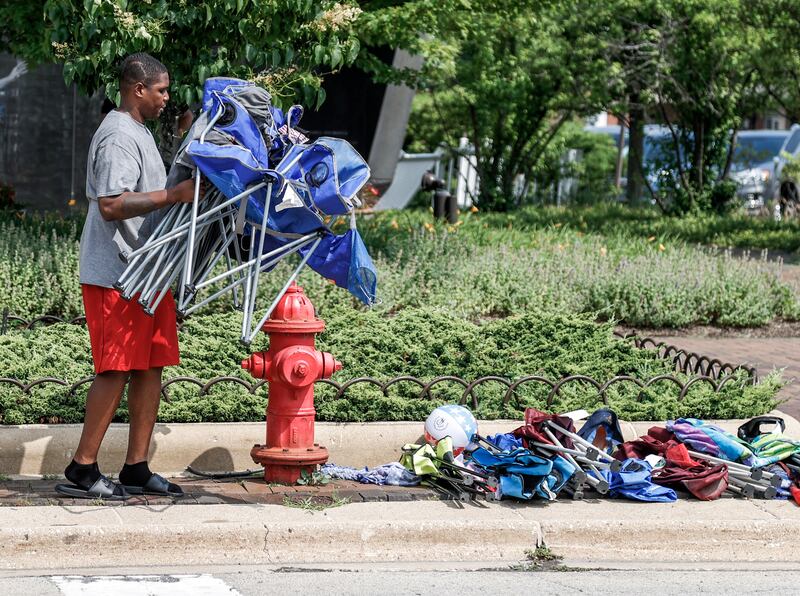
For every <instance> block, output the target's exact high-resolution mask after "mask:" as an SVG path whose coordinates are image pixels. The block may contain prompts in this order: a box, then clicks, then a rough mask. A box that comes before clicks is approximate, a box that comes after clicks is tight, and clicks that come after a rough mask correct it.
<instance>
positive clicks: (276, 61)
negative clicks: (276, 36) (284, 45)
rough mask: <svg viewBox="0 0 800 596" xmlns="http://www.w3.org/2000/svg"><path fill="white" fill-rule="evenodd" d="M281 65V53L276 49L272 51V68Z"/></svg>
mask: <svg viewBox="0 0 800 596" xmlns="http://www.w3.org/2000/svg"><path fill="white" fill-rule="evenodd" d="M280 65H281V52H280V50H279V49H278V48H275V49H274V50H272V66H280Z"/></svg>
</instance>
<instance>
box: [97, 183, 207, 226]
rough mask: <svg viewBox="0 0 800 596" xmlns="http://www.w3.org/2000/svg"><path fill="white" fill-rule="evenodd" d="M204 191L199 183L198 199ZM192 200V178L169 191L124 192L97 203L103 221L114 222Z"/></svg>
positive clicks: (104, 198) (100, 199)
mask: <svg viewBox="0 0 800 596" xmlns="http://www.w3.org/2000/svg"><path fill="white" fill-rule="evenodd" d="M204 191H205V184H204V183H203V182H201V184H200V198H202V197H203V195H204ZM193 200H194V178H190V179H189V180H184V181H183V182H181V183H180V184H177V185H175V186H174V187H172V188H169V189H165V190H154V191H152V192H124V193H122V194H121V195H117V196H114V197H100V198H99V199H98V201H97V202H98V206H99V207H100V215H102V216H103V219H105V220H106V221H115V220H119V219H130V218H131V217H137V216H139V215H144V214H146V213H150V212H151V211H155V210H156V209H161V208H162V207H168V206H169V205H173V204H175V203H191V202H192V201H193Z"/></svg>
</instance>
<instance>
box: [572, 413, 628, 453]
mask: <svg viewBox="0 0 800 596" xmlns="http://www.w3.org/2000/svg"><path fill="white" fill-rule="evenodd" d="M578 435H580V437H581V438H582V439H584V440H586V441H589V442H590V443H592V444H593V445H594V446H595V447H597V448H598V449H603V450H604V451H605V452H606V453H608V454H609V455H611V454H612V453H613V452H614V451H616V450H617V447H619V446H620V445H622V443H624V442H625V439H624V438H623V437H622V430H621V429H620V427H619V419H618V418H617V414H616V413H615V412H613V411H612V410H609V409H607V408H601V409H599V410H595V412H594V413H593V414H592V415H591V416H589V418H587V420H586V422H584V423H583V426H582V427H581V429H580V430H579V431H578Z"/></svg>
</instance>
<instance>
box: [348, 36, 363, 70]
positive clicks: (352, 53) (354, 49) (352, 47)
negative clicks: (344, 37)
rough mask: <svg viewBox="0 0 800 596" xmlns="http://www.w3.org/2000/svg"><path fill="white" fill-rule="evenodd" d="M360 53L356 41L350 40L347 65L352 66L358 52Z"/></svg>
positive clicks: (359, 47)
mask: <svg viewBox="0 0 800 596" xmlns="http://www.w3.org/2000/svg"><path fill="white" fill-rule="evenodd" d="M359 51H361V44H360V43H359V42H358V40H357V39H351V40H350V43H349V45H348V48H347V63H348V64H352V63H353V62H354V61H355V59H356V58H358V52H359Z"/></svg>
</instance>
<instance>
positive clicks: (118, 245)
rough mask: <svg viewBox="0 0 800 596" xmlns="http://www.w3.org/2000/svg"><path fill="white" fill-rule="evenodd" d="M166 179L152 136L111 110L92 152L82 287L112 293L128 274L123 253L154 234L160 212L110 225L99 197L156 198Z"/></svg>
mask: <svg viewBox="0 0 800 596" xmlns="http://www.w3.org/2000/svg"><path fill="white" fill-rule="evenodd" d="M166 180H167V173H166V170H165V168H164V163H163V162H162V161H161V155H160V154H159V152H158V148H157V147H156V142H155V140H154V139H153V135H152V134H151V133H150V131H149V130H148V129H147V127H146V126H145V125H144V124H142V123H140V122H137V121H136V120H134V119H133V118H132V117H131V116H130V115H129V114H126V113H124V112H119V111H117V110H112V111H111V112H109V113H108V114H107V115H106V117H105V118H104V119H103V122H101V123H100V126H99V127H98V129H97V131H96V132H95V133H94V137H92V143H91V145H90V146H89V158H88V162H87V166H86V197H87V198H88V199H89V212H88V214H87V215H86V223H85V224H84V226H83V233H82V234H81V249H80V282H81V283H82V284H93V285H97V286H103V287H105V288H110V287H112V286H113V284H114V282H115V281H117V279H118V278H119V276H120V275H122V272H123V271H125V267H126V265H125V263H124V262H123V261H122V259H120V258H119V253H120V251H126V252H130V251H132V250H136V249H137V248H139V247H140V246H142V244H144V242H145V241H146V240H147V238H148V236H149V235H150V234H151V233H152V231H153V223H154V222H155V221H157V220H158V218H160V216H161V214H159V213H158V211H154V212H152V213H148V214H147V215H145V216H141V217H132V218H130V219H123V220H118V221H106V220H105V219H103V216H102V215H101V214H100V209H99V206H98V202H97V199H98V197H113V196H117V195H121V194H122V193H123V192H126V191H129V192H151V191H154V190H162V189H163V188H164V187H165V184H166Z"/></svg>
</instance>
